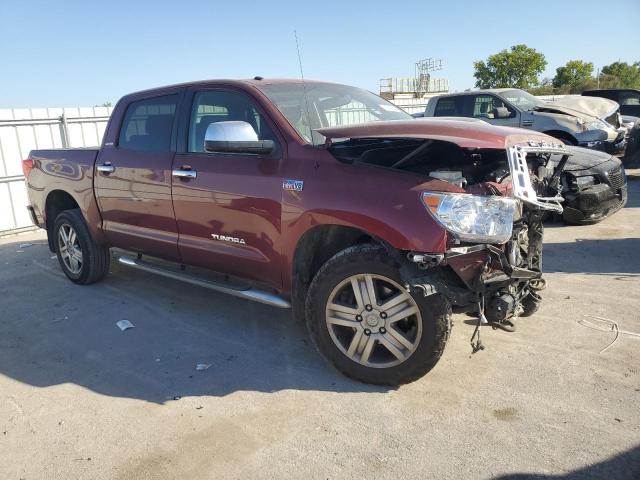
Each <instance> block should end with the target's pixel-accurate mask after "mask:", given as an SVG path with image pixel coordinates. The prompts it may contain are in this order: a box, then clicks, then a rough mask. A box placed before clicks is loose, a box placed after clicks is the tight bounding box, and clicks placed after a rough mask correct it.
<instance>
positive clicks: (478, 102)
mask: <svg viewBox="0 0 640 480" xmlns="http://www.w3.org/2000/svg"><path fill="white" fill-rule="evenodd" d="M493 99H494V97H493V95H476V98H475V99H474V101H473V116H474V117H475V118H493V109H494V105H493Z"/></svg>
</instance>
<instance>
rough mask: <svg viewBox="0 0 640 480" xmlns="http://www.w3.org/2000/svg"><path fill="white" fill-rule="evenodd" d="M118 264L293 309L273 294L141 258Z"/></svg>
mask: <svg viewBox="0 0 640 480" xmlns="http://www.w3.org/2000/svg"><path fill="white" fill-rule="evenodd" d="M118 262H120V263H121V264H122V265H126V266H127V267H131V268H135V269H138V270H142V271H144V272H149V273H155V274H156V275H160V276H162V277H167V278H171V279H174V280H179V281H181V282H185V283H190V284H191V285H196V286H198V287H204V288H208V289H210V290H215V291H216V292H221V293H226V294H229V295H233V296H234V297H239V298H244V299H246V300H253V301H254V302H260V303H264V304H266V305H271V306H272V307H279V308H291V304H290V303H289V302H287V301H286V300H285V299H283V298H281V297H279V296H277V295H275V294H273V293H268V292H264V291H262V290H256V289H254V288H251V287H248V286H247V287H242V286H229V285H225V284H223V283H217V282H213V281H211V280H207V279H204V278H198V277H196V276H194V275H190V274H188V273H183V272H176V271H173V270H170V269H168V268H164V267H162V266H158V265H153V264H151V263H148V262H144V261H142V260H140V259H139V258H132V257H127V256H121V257H120V258H119V259H118Z"/></svg>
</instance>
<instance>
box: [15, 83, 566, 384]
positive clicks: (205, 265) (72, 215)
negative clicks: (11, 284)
mask: <svg viewBox="0 0 640 480" xmlns="http://www.w3.org/2000/svg"><path fill="white" fill-rule="evenodd" d="M571 155H572V152H571V151H570V150H568V149H567V148H566V147H565V146H564V145H563V144H562V143H560V142H557V141H556V140H555V139H553V138H551V137H549V136H547V135H543V134H540V133H536V132H528V131H523V130H521V129H511V128H504V127H502V128H501V127H495V126H492V125H488V124H486V123H483V122H465V121H455V120H438V119H435V120H431V121H424V122H418V121H415V120H413V119H412V118H411V116H409V115H408V114H406V113H405V112H403V111H401V110H400V109H398V108H397V107H396V106H394V105H393V104H391V103H389V102H387V101H385V100H383V99H382V98H380V97H378V96H376V95H374V94H372V93H370V92H367V91H364V90H361V89H358V88H354V87H348V86H345V85H336V84H330V83H324V82H309V81H307V82H301V81H298V80H266V79H262V78H261V77H256V78H255V79H252V80H243V81H230V80H219V81H206V82H196V83H188V84H182V85H174V86H169V87H164V88H158V89H153V90H147V91H143V92H138V93H134V94H131V95H127V96H125V97H124V98H123V99H121V100H120V101H119V102H118V104H117V105H116V107H115V109H114V111H113V114H112V116H111V118H110V120H109V124H108V126H107V129H106V132H105V136H104V140H103V144H102V147H101V148H100V149H83V150H34V151H32V152H31V154H30V155H29V158H28V159H27V160H25V161H24V162H23V168H24V172H25V177H26V182H27V187H28V194H29V199H30V206H29V211H30V213H31V215H32V217H33V219H34V221H35V223H36V224H38V225H40V226H41V227H42V228H45V229H46V230H47V234H48V238H49V243H50V246H51V248H52V250H53V251H55V252H56V254H57V257H58V260H59V263H60V267H61V269H62V270H63V272H64V273H65V274H66V276H67V277H68V278H69V279H70V280H71V281H72V282H75V283H77V284H81V285H85V284H90V283H94V282H96V281H98V280H100V279H102V278H103V277H104V276H105V275H106V274H107V273H108V271H109V259H110V249H111V248H112V247H118V248H120V249H123V250H126V251H129V252H131V254H130V255H129V254H126V255H120V258H119V261H120V262H121V263H122V264H123V265H125V266H128V267H131V268H136V269H139V270H143V271H145V272H148V273H153V274H158V275H162V276H165V277H169V278H172V279H175V280H177V281H183V282H186V283H188V284H191V285H196V286H199V287H205V288H209V289H212V290H216V291H218V292H223V293H227V294H231V295H234V296H236V297H240V298H244V299H249V300H254V301H258V302H262V303H265V304H268V305H272V306H276V307H282V308H289V307H292V308H293V312H294V315H295V317H297V318H301V319H302V318H304V319H305V321H306V324H307V328H308V331H309V334H310V336H311V338H312V340H313V342H314V344H315V345H316V347H317V348H318V350H319V351H320V353H321V354H322V355H323V356H324V357H325V358H327V359H328V360H329V361H330V362H331V363H332V364H333V365H334V366H335V367H336V368H337V369H339V370H340V371H341V372H343V373H344V374H346V375H348V376H350V377H353V378H355V379H358V380H361V381H364V382H369V383H374V384H385V385H397V384H402V383H406V382H410V381H413V380H416V379H417V378H420V377H421V376H422V375H424V374H425V373H427V372H428V371H429V370H430V369H431V368H433V367H434V365H435V364H436V363H437V361H438V360H439V358H440V356H441V355H442V352H443V350H444V348H445V345H446V343H447V340H448V338H449V333H450V330H451V312H452V309H455V310H456V311H468V312H475V314H476V315H477V318H478V320H477V321H478V323H477V328H476V332H475V333H474V338H472V345H473V346H474V349H480V348H482V345H481V343H480V341H479V328H478V327H479V326H480V324H481V323H482V322H486V321H489V322H492V323H493V324H494V325H496V326H500V327H502V328H505V329H510V330H512V329H513V328H514V325H515V319H516V318H517V317H519V316H527V315H531V314H533V313H534V312H535V311H536V310H537V308H538V306H539V303H540V301H541V298H540V296H539V295H538V292H539V290H540V289H541V288H542V287H543V286H544V280H543V279H542V271H541V258H542V236H543V227H542V222H541V219H542V216H543V215H544V213H545V212H548V211H552V212H558V213H560V212H562V206H561V201H562V198H561V197H559V196H558V191H559V190H560V188H561V177H560V175H561V172H562V170H563V168H564V166H565V165H566V163H567V160H568V158H569V157H570V156H571ZM197 267H200V268H197ZM203 269H204V270H203ZM205 271H206V272H208V273H206V274H205V273H204V272H205ZM212 272H219V273H220V274H215V273H212ZM238 321H239V322H241V321H243V319H241V318H239V319H238Z"/></svg>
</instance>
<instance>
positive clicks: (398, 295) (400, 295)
mask: <svg viewBox="0 0 640 480" xmlns="http://www.w3.org/2000/svg"><path fill="white" fill-rule="evenodd" d="M306 321H307V328H308V330H309V333H310V335H311V338H312V340H313V341H314V343H315V345H316V347H317V348H318V350H319V351H320V353H321V354H322V355H323V356H324V357H325V358H326V359H327V360H328V361H329V362H331V363H332V364H333V365H334V366H335V367H336V368H337V369H338V370H340V371H341V372H342V373H344V374H345V375H347V376H349V377H352V378H354V379H356V380H360V381H363V382H366V383H373V384H380V385H399V384H403V383H408V382H412V381H414V380H417V379H418V378H420V377H422V376H423V375H424V374H426V373H427V372H428V371H429V370H431V369H432V368H433V367H434V366H435V364H436V363H437V362H438V360H439V359H440V356H441V355H442V352H443V351H444V347H445V345H446V342H447V339H448V337H449V332H450V328H451V308H450V306H449V303H448V302H447V301H446V300H445V299H444V297H442V296H441V295H437V294H436V295H431V296H429V297H424V296H423V295H421V294H420V295H417V294H416V295H414V294H412V293H409V292H407V290H406V289H405V288H404V287H403V286H402V282H401V280H400V275H399V273H398V269H397V267H396V266H395V265H394V263H393V262H392V261H391V259H390V258H389V256H388V255H387V254H386V252H385V250H384V249H383V248H381V247H378V246H375V245H358V246H355V247H351V248H348V249H346V250H343V251H342V252H340V253H338V254H337V255H336V256H334V257H333V258H331V259H330V260H329V261H328V262H327V263H326V264H325V265H324V266H323V267H322V268H321V269H320V271H319V272H318V274H317V275H316V277H315V278H314V280H313V282H312V284H311V287H310V289H309V294H308V296H307V315H306Z"/></svg>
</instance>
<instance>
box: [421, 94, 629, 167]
mask: <svg viewBox="0 0 640 480" xmlns="http://www.w3.org/2000/svg"><path fill="white" fill-rule="evenodd" d="M578 98H581V97H578ZM582 98H583V99H584V97H582ZM424 116H425V117H473V118H480V119H482V120H485V121H486V122H489V123H491V124H493V125H501V126H509V127H521V128H527V129H531V130H536V131H538V132H542V133H546V134H547V135H550V136H552V137H555V138H557V139H559V140H562V142H563V143H565V144H567V145H578V146H581V147H585V148H592V149H596V150H603V151H606V152H608V153H612V154H619V153H620V154H621V153H623V152H624V147H625V129H624V128H622V126H621V124H620V115H619V113H618V106H617V104H616V103H615V102H611V103H610V105H609V106H608V107H607V108H601V107H600V106H598V107H595V108H594V106H593V105H591V102H588V101H585V102H580V101H577V100H567V101H566V103H563V102H562V101H560V100H558V101H554V102H547V101H544V100H541V99H540V98H537V97H534V96H533V95H531V94H530V93H527V92H525V91H524V90H519V89H517V88H497V89H491V90H475V91H471V92H464V93H454V94H448V95H439V96H436V97H433V98H431V99H430V100H429V103H428V104H427V107H426V109H425V113H424Z"/></svg>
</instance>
